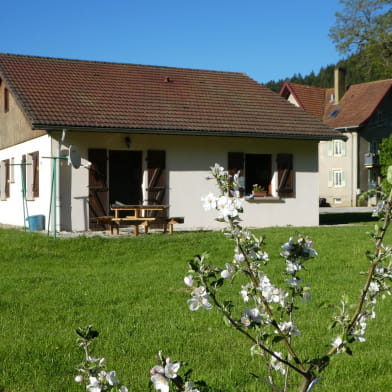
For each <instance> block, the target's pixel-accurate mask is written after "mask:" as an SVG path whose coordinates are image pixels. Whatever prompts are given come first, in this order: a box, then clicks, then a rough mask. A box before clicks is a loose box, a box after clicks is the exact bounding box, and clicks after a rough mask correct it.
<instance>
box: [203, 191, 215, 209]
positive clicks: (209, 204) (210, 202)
mask: <svg viewBox="0 0 392 392" xmlns="http://www.w3.org/2000/svg"><path fill="white" fill-rule="evenodd" d="M201 200H202V202H203V208H204V210H205V211H210V210H214V209H215V208H216V196H215V195H214V194H213V193H211V192H210V193H209V194H208V195H207V196H204V197H202V198H201Z"/></svg>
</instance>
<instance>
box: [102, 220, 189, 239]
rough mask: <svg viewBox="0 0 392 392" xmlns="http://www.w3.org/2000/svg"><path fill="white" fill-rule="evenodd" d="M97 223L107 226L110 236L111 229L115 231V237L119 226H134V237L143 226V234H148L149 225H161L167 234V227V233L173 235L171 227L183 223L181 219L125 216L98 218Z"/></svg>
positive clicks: (118, 231)
mask: <svg viewBox="0 0 392 392" xmlns="http://www.w3.org/2000/svg"><path fill="white" fill-rule="evenodd" d="M97 221H98V223H99V224H101V225H109V227H110V234H113V228H114V227H115V228H116V230H117V235H118V234H119V233H120V225H129V226H134V234H135V236H138V235H139V226H143V228H144V232H145V233H148V225H149V224H151V223H155V222H156V223H158V224H162V225H163V232H164V233H166V232H167V227H168V226H169V233H170V234H172V233H173V225H176V224H181V223H184V218H183V217H171V218H159V217H158V218H154V217H150V218H135V217H134V216H126V217H124V218H114V217H113V216H99V217H97Z"/></svg>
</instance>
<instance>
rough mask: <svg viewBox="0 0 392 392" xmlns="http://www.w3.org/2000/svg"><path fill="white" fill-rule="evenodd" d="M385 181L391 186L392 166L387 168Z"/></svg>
mask: <svg viewBox="0 0 392 392" xmlns="http://www.w3.org/2000/svg"><path fill="white" fill-rule="evenodd" d="M387 181H388V183H389V184H392V166H388V171H387Z"/></svg>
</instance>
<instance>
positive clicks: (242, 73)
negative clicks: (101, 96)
mask: <svg viewBox="0 0 392 392" xmlns="http://www.w3.org/2000/svg"><path fill="white" fill-rule="evenodd" d="M3 56H7V57H8V56H9V57H15V58H17V57H18V58H29V59H40V60H54V61H63V62H65V63H71V62H77V63H86V64H106V65H119V66H130V67H131V66H135V67H148V68H160V69H168V70H170V69H171V70H188V71H200V72H211V73H223V74H234V75H245V76H248V75H247V74H246V73H244V72H239V71H222V70H214V69H203V68H188V67H177V66H167V65H153V64H137V63H127V62H122V61H121V62H117V61H107V60H88V59H77V58H66V57H50V56H40V55H30V54H17V53H5V52H0V57H3ZM252 80H253V79H252ZM254 81H255V82H257V81H256V80H254ZM257 83H258V82H257Z"/></svg>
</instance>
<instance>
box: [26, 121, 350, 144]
mask: <svg viewBox="0 0 392 392" xmlns="http://www.w3.org/2000/svg"><path fill="white" fill-rule="evenodd" d="M33 129H37V130H38V129H41V130H44V131H47V132H50V131H61V130H63V129H67V131H71V132H72V131H73V132H97V133H104V132H110V133H132V134H155V135H158V134H159V135H187V136H229V137H248V138H264V139H296V140H319V141H320V140H331V139H346V136H344V135H343V134H340V133H339V134H337V135H335V134H325V135H312V134H308V135H304V134H298V133H283V132H281V133H279V132H254V131H233V130H226V131H219V130H189V129H149V128H110V127H102V128H96V127H81V126H67V125H46V124H34V125H33Z"/></svg>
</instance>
